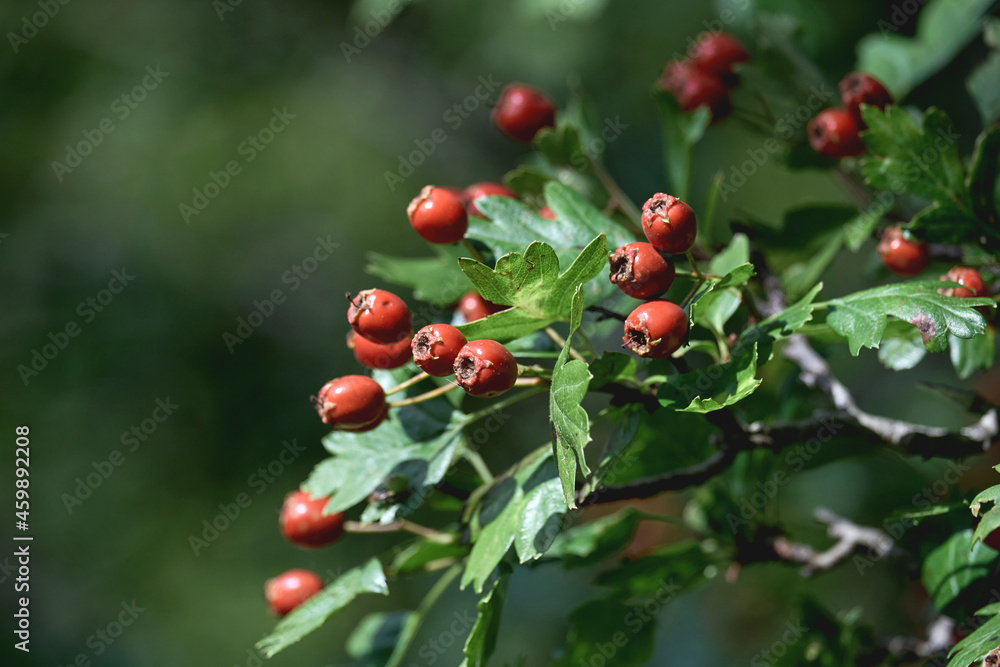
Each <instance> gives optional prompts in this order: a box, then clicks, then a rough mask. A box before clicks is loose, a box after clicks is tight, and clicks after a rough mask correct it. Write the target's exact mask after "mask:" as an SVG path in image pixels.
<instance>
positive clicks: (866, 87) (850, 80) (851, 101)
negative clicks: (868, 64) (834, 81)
mask: <svg viewBox="0 0 1000 667" xmlns="http://www.w3.org/2000/svg"><path fill="white" fill-rule="evenodd" d="M840 99H841V101H842V102H843V104H844V109H846V110H847V112H848V113H850V114H851V116H853V117H854V122H855V123H857V124H858V127H859V128H861V129H862V130H863V129H865V128H866V127H867V125H865V121H864V119H862V118H861V105H862V104H869V105H871V106H873V107H878V108H879V109H885V108H886V107H887V106H889V105H890V104H892V95H890V94H889V91H888V90H886V89H885V86H883V85H882V82H881V81H879V80H878V79H876V78H875V77H873V76H872V75H871V74H865V73H864V72H851V73H850V74H848V75H847V76H845V77H844V78H843V79H841V80H840Z"/></svg>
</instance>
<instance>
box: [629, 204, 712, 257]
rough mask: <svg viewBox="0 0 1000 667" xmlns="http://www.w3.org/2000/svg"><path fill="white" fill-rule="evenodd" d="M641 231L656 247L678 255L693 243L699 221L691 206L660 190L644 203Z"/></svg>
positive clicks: (688, 248)
mask: <svg viewBox="0 0 1000 667" xmlns="http://www.w3.org/2000/svg"><path fill="white" fill-rule="evenodd" d="M642 231H643V232H644V233H645V234H646V238H647V239H648V240H649V242H650V243H651V244H653V247H654V248H656V249H657V250H659V251H661V252H666V253H670V254H674V255H679V254H682V253H685V252H687V251H688V250H690V249H691V246H693V245H694V240H695V238H696V237H697V235H698V221H697V219H696V218H695V215H694V211H692V210H691V207H690V206H688V205H687V204H685V203H684V202H682V201H681V200H680V199H678V198H677V197H674V196H672V195H667V194H663V193H662V192H658V193H657V194H655V195H653V196H652V197H651V198H650V199H649V201H647V202H646V203H645V204H644V205H643V207H642Z"/></svg>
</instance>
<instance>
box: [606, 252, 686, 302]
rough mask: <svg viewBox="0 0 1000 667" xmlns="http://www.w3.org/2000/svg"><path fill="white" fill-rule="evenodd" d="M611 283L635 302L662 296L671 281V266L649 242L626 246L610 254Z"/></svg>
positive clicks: (672, 268)
mask: <svg viewBox="0 0 1000 667" xmlns="http://www.w3.org/2000/svg"><path fill="white" fill-rule="evenodd" d="M608 262H609V263H610V264H611V282H613V283H614V284H615V285H618V288H619V289H620V290H621V291H623V292H625V293H626V294H628V295H629V296H631V297H634V298H636V299H651V298H653V297H656V296H659V295H660V294H663V293H664V292H666V291H667V290H668V289H670V285H672V284H673V282H674V263H673V262H671V261H670V260H668V259H664V257H663V256H662V255H661V254H660V253H659V252H657V250H656V248H654V247H653V246H652V245H650V244H649V243H641V242H636V243H629V244H628V245H623V246H622V247H621V248H618V250H615V251H614V252H613V253H611V256H610V257H609V258H608Z"/></svg>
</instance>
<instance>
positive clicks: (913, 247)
mask: <svg viewBox="0 0 1000 667" xmlns="http://www.w3.org/2000/svg"><path fill="white" fill-rule="evenodd" d="M877 249H878V254H879V255H880V256H881V257H882V263H883V264H885V265H886V266H887V267H888V268H889V270H890V271H892V272H893V273H896V274H899V275H901V276H907V277H912V276H916V275H919V274H920V273H921V272H922V271H923V270H924V269H926V268H927V264H928V263H930V251H929V249H928V247H927V244H926V243H924V242H923V241H920V240H917V239H912V238H910V237H909V236H908V235H907V233H905V232H904V231H903V230H902V229H900V228H899V227H886V229H885V231H884V232H882V240H881V241H879V244H878V248H877Z"/></svg>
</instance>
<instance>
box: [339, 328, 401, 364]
mask: <svg viewBox="0 0 1000 667" xmlns="http://www.w3.org/2000/svg"><path fill="white" fill-rule="evenodd" d="M347 347H349V348H351V349H352V350H353V351H354V358H355V359H357V360H358V363H359V364H361V365H362V366H364V367H365V368H381V369H383V370H388V369H390V368H399V367H400V366H402V365H403V364H405V363H406V362H407V361H409V360H410V338H404V339H403V340H401V341H399V342H398V343H392V344H391V345H379V344H378V343H373V342H371V341H370V340H368V339H367V338H362V337H361V336H359V335H357V334H356V333H354V332H353V331H348V332H347Z"/></svg>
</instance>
